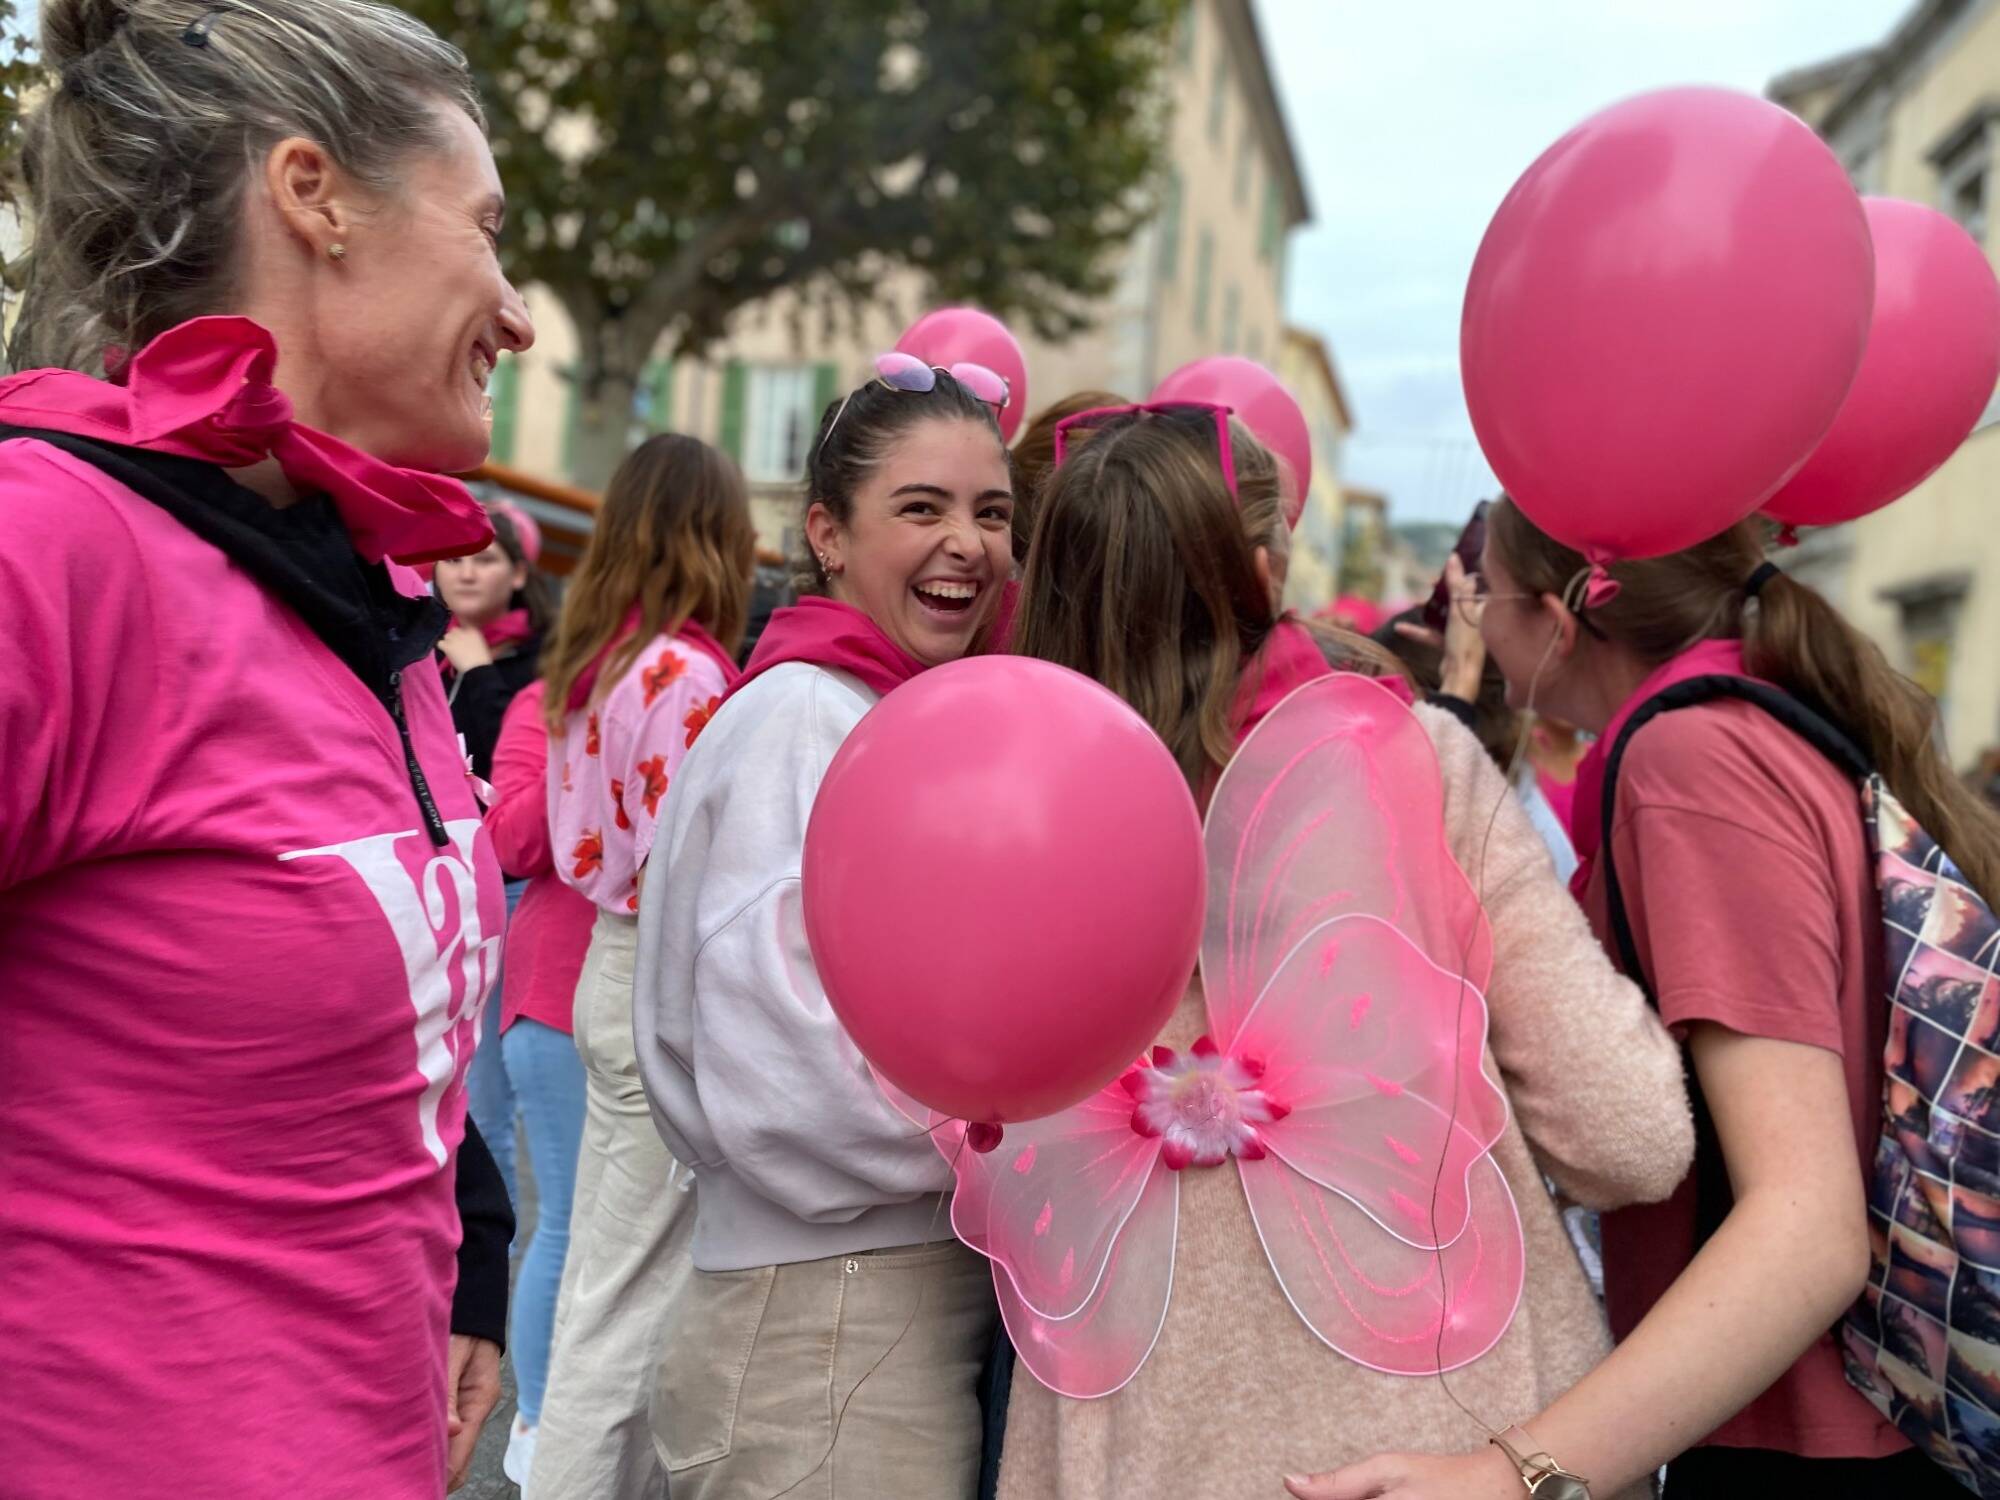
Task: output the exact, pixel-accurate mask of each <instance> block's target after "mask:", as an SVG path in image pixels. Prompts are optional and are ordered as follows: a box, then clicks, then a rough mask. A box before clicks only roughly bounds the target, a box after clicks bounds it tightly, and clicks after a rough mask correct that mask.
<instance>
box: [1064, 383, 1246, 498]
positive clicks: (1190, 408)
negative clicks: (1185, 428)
mask: <svg viewBox="0 0 2000 1500" xmlns="http://www.w3.org/2000/svg"><path fill="white" fill-rule="evenodd" d="M1235 410H1236V408H1235V407H1233V406H1218V405H1216V404H1215V403H1214V402H1212V401H1152V402H1145V403H1142V404H1140V405H1135V406H1095V407H1092V408H1091V409H1090V410H1089V411H1080V412H1078V413H1077V414H1076V415H1075V416H1073V417H1064V418H1063V419H1062V420H1061V421H1060V422H1058V423H1056V431H1055V440H1056V451H1055V467H1056V468H1058V469H1060V468H1061V467H1062V466H1063V460H1064V459H1065V458H1067V457H1068V456H1069V438H1070V434H1071V433H1073V432H1101V431H1104V430H1105V429H1107V428H1112V427H1128V426H1130V425H1131V424H1132V423H1134V422H1137V421H1139V420H1141V419H1142V418H1147V417H1158V418H1163V419H1165V420H1167V421H1180V422H1187V421H1190V420H1194V419H1197V418H1198V419H1199V420H1200V422H1201V423H1202V425H1203V426H1204V427H1206V426H1208V425H1210V424H1213V426H1214V428H1215V447H1216V454H1217V456H1218V457H1219V458H1220V459H1221V461H1222V482H1223V483H1224V484H1226V485H1227V486H1229V494H1230V496H1231V498H1232V499H1233V498H1235V497H1236V454H1235V452H1234V450H1233V449H1231V447H1230V445H1229V419H1230V417H1231V416H1232V415H1234V413H1235Z"/></svg>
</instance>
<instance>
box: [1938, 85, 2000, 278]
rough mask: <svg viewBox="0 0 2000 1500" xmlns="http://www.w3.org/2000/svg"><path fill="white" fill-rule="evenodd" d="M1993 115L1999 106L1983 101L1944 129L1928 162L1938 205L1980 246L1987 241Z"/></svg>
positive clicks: (1998, 111)
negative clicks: (1935, 179)
mask: <svg viewBox="0 0 2000 1500" xmlns="http://www.w3.org/2000/svg"><path fill="white" fill-rule="evenodd" d="M1996 117H2000V107H1996V106H1994V105H1992V104H1990V103H1988V104H1982V105H1981V106H1980V107H1979V108H1978V109H1975V110H1974V111H1973V112H1972V113H1971V114H1970V115H1968V116H1967V117H1966V118H1964V119H1963V120H1961V121H1960V122H1959V123H1958V124H1957V125H1956V126H1954V127H1953V128H1952V129H1951V130H1950V131H1949V132H1947V133H1946V135H1945V137H1944V139H1943V140H1942V141H1940V142H1939V143H1938V144H1937V145H1936V146H1934V147H1933V148H1932V149H1931V151H1930V153H1929V157H1930V163H1931V165H1932V166H1934V167H1936V168H1937V174H1938V207H1940V208H1942V209H1943V210H1944V211H1945V212H1946V213H1948V214H1950V215H1951V216H1952V218H1954V219H1956V220H1957V221H1958V222H1959V224H1960V225H1962V226H1963V227H1964V229H1965V232H1966V233H1967V234H1969V235H1971V236H1972V237H1973V238H1974V239H1975V240H1977V241H1979V243H1980V244H1981V245H1984V244H1985V243H1986V217H1987V200H1988V195H1989V193H1990V191H1991V188H1990V183H1991V181H1992V175H1993V174H1992V172H1991V170H1990V167H1991V165H1992V159H1993V122H1994V120H1995V118H1996Z"/></svg>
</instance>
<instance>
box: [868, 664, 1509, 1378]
mask: <svg viewBox="0 0 2000 1500" xmlns="http://www.w3.org/2000/svg"><path fill="white" fill-rule="evenodd" d="M1204 836H1205V839H1206V842H1207V846H1208V857H1209V871H1210V891H1209V916H1208V927H1207V931H1206V934H1205V937H1204V944H1203V951H1202V960H1201V963H1202V975H1203V981H1204V988H1205V994H1206V999H1207V1006H1208V1014H1209V1024H1210V1032H1209V1034H1208V1035H1207V1036H1204V1037H1202V1038H1201V1039H1200V1040H1198V1041H1197V1042H1196V1043H1195V1044H1194V1045H1193V1046H1192V1047H1191V1048H1189V1049H1187V1050H1185V1051H1176V1050H1174V1049H1171V1048H1166V1047H1156V1048H1155V1049H1154V1050H1153V1053H1152V1054H1151V1055H1150V1056H1148V1057H1145V1058H1141V1059H1139V1060H1138V1061H1137V1063H1135V1065H1134V1066H1133V1068H1132V1069H1131V1070H1130V1071H1129V1072H1128V1073H1127V1074H1126V1075H1125V1076H1124V1077H1123V1078H1122V1079H1121V1080H1120V1081H1119V1082H1118V1083H1117V1084H1115V1085H1113V1086H1112V1087H1110V1088H1107V1089H1104V1090H1102V1091H1101V1092H1099V1093H1098V1094H1097V1095H1095V1096H1094V1097H1092V1098H1090V1099H1087V1100H1085V1101H1084V1102H1083V1103H1081V1104H1079V1105H1076V1106H1074V1107H1072V1108H1071V1109H1068V1110H1065V1111H1063V1112H1062V1113H1060V1114H1058V1115H1054V1116H1051V1117H1049V1118H1048V1119H1044V1120H1037V1121H1032V1122H1029V1123H1027V1124H1024V1125H1009V1126H1008V1127H1007V1128H1006V1134H1005V1138H1004V1139H1003V1141H1002V1142H1001V1144H1000V1146H999V1148H998V1149H997V1150H995V1151H993V1152H991V1153H990V1154H986V1155H981V1154H977V1153H975V1152H972V1151H970V1150H966V1149H964V1148H963V1136H964V1127H963V1126H962V1125H960V1124H957V1123H956V1122H953V1123H949V1124H940V1128H939V1129H938V1130H937V1131H936V1137H937V1141H938V1146H939V1149H940V1150H941V1151H943V1152H944V1153H945V1155H946V1157H947V1159H948V1160H951V1161H952V1162H953V1165H954V1169H955V1173H956V1176H957V1180H958V1188H957V1192H956V1194H955V1196H954V1199H953V1205H952V1225H953V1228H954V1229H955V1230H956V1231H957V1233H958V1235H959V1237H960V1238H961V1239H963V1240H964V1241H965V1243H966V1244H968V1245H970V1246H972V1247H973V1248H974V1249H976V1250H978V1251H979V1252H980V1253H981V1254H983V1255H985V1256H987V1257H988V1258H989V1259H990V1260H991V1261H992V1262H993V1273H994V1274H993V1279H994V1286H995V1288H996V1290H997V1292H998V1295H999V1299H1000V1306H1001V1311H1002V1314H1003V1315H1004V1316H1005V1318H1006V1320H1007V1326H1008V1330H1009V1332H1010V1334H1011V1335H1012V1337H1013V1339H1014V1343H1015V1345H1016V1347H1017V1349H1018V1350H1019V1351H1020V1355H1021V1358H1022V1359H1023V1361H1024V1362H1026V1364H1027V1365H1028V1367H1029V1369H1030V1370H1032V1371H1033V1372H1034V1374H1035V1375H1036V1377H1037V1378H1038V1379H1040V1380H1041V1381H1042V1382H1043V1383H1044V1384H1045V1385H1048V1386H1049V1387H1051V1388H1052V1389H1054V1390H1057V1391H1060V1392H1063V1393H1064V1394H1067V1395H1071V1396H1077V1397H1092V1396H1101V1395H1106V1394H1109V1393H1110V1392H1112V1391H1115V1390H1117V1389H1118V1388H1119V1387H1121V1386H1122V1385H1124V1384H1125V1383H1126V1382H1127V1381H1129V1380H1130V1379H1131V1378H1132V1376H1133V1375H1135V1374H1136V1373H1137V1372H1138V1370H1139V1368H1140V1367H1141V1365H1143V1364H1144V1362H1145V1359H1146V1356H1147V1355H1148V1354H1149V1353H1150V1352H1151V1349H1152V1347H1153V1344H1154V1342H1155V1341H1156V1340H1157V1338H1158V1336H1159V1332H1160V1329H1161V1328H1162V1327H1163V1326H1164V1323H1165V1319H1166V1312H1167V1306H1168V1302H1169V1299H1170V1297H1171V1294H1172V1286H1173V1269H1174V1254H1175V1244H1176V1234H1177V1223H1176V1221H1177V1215H1178V1212H1179V1176H1180V1173H1181V1171H1183V1170H1201V1169H1203V1168H1205V1167H1209V1166H1214V1165H1219V1164H1220V1163H1222V1162H1223V1161H1224V1160H1226V1159H1228V1158H1231V1157H1233V1158H1234V1159H1235V1162H1236V1168H1237V1171H1238V1174H1239V1176H1240V1179H1241V1181H1242V1184H1243V1190H1244V1194H1245V1197H1246V1199H1247V1200H1248V1203H1249V1206H1250V1210H1251V1214H1252V1216H1253V1218H1254V1219H1255V1221H1256V1225H1257V1230H1258V1234H1259V1237H1260V1238H1261V1240H1262V1242H1263V1245H1264V1249H1265V1253H1266V1256H1267V1258H1268V1260H1269V1262H1270V1266H1271V1270H1272V1273H1273V1274H1274V1275H1275V1276H1276V1277H1277V1278H1278V1281H1279V1283H1280V1285H1281V1287H1282V1288H1283V1290H1284V1292H1285V1295H1286V1297H1287V1298H1288V1300H1289V1301H1290V1302H1291V1304H1292V1306H1293V1307H1294V1308H1295V1309H1296V1310H1297V1312H1298V1314H1299V1316H1300V1318H1301V1319H1302V1320H1303V1321H1304V1322H1305V1323H1306V1325H1307V1326H1308V1327H1309V1328H1311V1329H1312V1330H1313V1332H1314V1333H1315V1334H1316V1335H1317V1336H1318V1337H1319V1338H1320V1339H1322V1340H1323V1341H1324V1342H1326V1343H1327V1344H1328V1345H1329V1346H1330V1347H1332V1348H1333V1349H1335V1350H1337V1351H1339V1352H1340V1353H1342V1354H1345V1355H1346V1356H1348V1357H1349V1358H1351V1359H1354V1360H1356V1361H1358V1362H1360V1363H1362V1364H1365V1365H1368V1366H1370V1367H1371V1368H1374V1369H1377V1370H1382V1371H1386V1372H1390V1373H1398V1374H1409V1375H1423V1374H1431V1373H1433V1372H1435V1371H1437V1370H1439V1369H1440V1368H1442V1369H1446V1370H1449V1369H1453V1368H1456V1367H1458V1366H1460V1365H1463V1364H1465V1363H1467V1362H1468V1361H1470V1360H1473V1359H1476V1358H1478V1357H1479V1356H1480V1355H1481V1354H1483V1353H1484V1352H1485V1351H1486V1350H1487V1349H1489V1348H1491V1347H1492V1345H1493V1344H1494V1342H1496V1341H1497V1340H1498V1339H1499V1337H1500V1336H1501V1334H1502V1333H1504V1332H1505V1330H1506V1328H1507V1325H1508V1324H1509V1323H1510V1322H1511V1321H1512V1318H1513V1314H1514V1309H1515V1307H1516V1305H1517V1304H1518V1301H1519V1297H1520V1291H1521V1283H1522V1273H1523V1260H1522V1245H1521V1232H1520V1223H1519V1220H1518V1218H1517V1216H1516V1213H1515V1208H1514V1201H1513V1197H1512V1195H1511V1193H1510V1192H1509V1190H1508V1187H1507V1184H1506V1181H1505V1179H1504V1178H1503V1177H1502V1176H1501V1174H1500V1172H1499V1169H1498V1168H1497V1167H1496V1166H1495V1165H1494V1163H1493V1160H1492V1158H1491V1156H1490V1155H1489V1151H1490V1148H1491V1147H1492V1145H1493V1144H1494V1142H1495V1141H1496V1140H1498V1138H1499V1136H1500V1134H1501V1132H1502V1131H1503V1130H1504V1129H1505V1128H1506V1123H1507V1106H1506V1099H1505V1096H1504V1095H1503V1094H1502V1093H1501V1092H1500V1090H1499V1089H1498V1088H1497V1087H1496V1086H1495V1084H1494V1082H1493V1080H1492V1079H1491V1078H1489V1077H1488V1076H1487V1074H1486V1072H1485V1066H1484V1060H1485V1043H1486V1019H1487V1017H1486V1003H1485V999H1484V997H1483V995H1482V994H1481V987H1482V986H1483V984H1484V982H1485V979H1486V976H1487V973H1488V971H1489V969H1490V967H1491V963H1492V940H1491V936H1490V934H1489V932H1488V930H1487V926H1486V919H1485V914H1484V913H1483V912H1482V911H1481V909H1480V907H1479V903H1478V901H1477V899H1476V898H1475V896H1474V893H1473V891H1472V889H1471V886H1470V885H1469V883H1468V882H1467V881H1466V878H1465V876H1464V873H1463V872H1462V871H1461V870H1460V869H1459V868H1458V865H1457V864H1456V862H1455V861H1454V860H1453V859H1452V856H1451V852H1450V850H1449V848H1448V846H1447V845H1446V844H1445V841H1444V830H1443V791H1442V786H1441V783H1440V779H1439V775H1438V769H1437V761H1436V756H1435V754H1434V752H1433V751H1432V749H1431V745H1430V741H1429V739H1428V738H1427V736H1426V735H1425V733H1424V731H1423V728H1422V726H1421V725H1420V724H1418V723H1417V721H1416V719H1415V717H1414V716H1413V715H1412V714H1411V713H1410V711H1409V709H1408V708H1407V707H1405V706H1404V705H1403V704H1402V703H1401V702H1399V701H1398V700H1397V699H1396V698H1395V696H1394V695H1392V694H1390V693H1389V692H1387V691H1385V690H1383V689H1382V688H1381V687H1379V686H1378V685H1376V684H1374V683H1372V682H1371V681H1369V680H1368V679H1366V678H1360V677H1355V676H1350V675H1344V674H1343V675H1336V676H1330V677H1323V678H1320V679H1319V680H1317V681H1315V682H1312V683H1308V684H1307V685H1305V686H1303V687H1301V688H1300V689H1299V690H1298V691H1297V692H1295V693H1293V694H1292V695H1291V696H1290V697H1288V698H1286V699H1285V701H1284V702H1283V703H1282V704H1281V705H1280V706H1279V707H1278V708H1277V709H1276V710H1274V711H1273V712H1272V713H1271V714H1270V715H1269V716H1268V717H1267V718H1266V719H1265V720H1264V721H1263V723H1261V724H1260V725H1259V726H1258V727H1257V728H1256V730H1255V731H1254V732H1253V733H1252V734H1251V735H1250V737H1249V738H1248V739H1247V740H1246V741H1245V742H1244V744H1243V746H1242V748H1241V749H1240V750H1239V751H1238V753H1237V755H1236V757H1235V759H1234V760H1233V761H1232V762H1231V764H1230V766H1229V767H1228V769H1227V770H1226V771H1225V773H1224V775H1223V776H1222V778H1221V780H1220V782H1219V783H1218V785H1217V787H1216V792H1215V796H1214V798H1213V800H1212V802H1211V804H1210V807H1209V812H1208V817H1207V820H1206V823H1205V830H1204ZM892 1097H897V1096H895V1095H894V1094H893V1093H892ZM897 1102H898V1104H899V1106H900V1107H902V1108H903V1109H904V1110H905V1111H906V1112H908V1113H910V1115H911V1118H912V1119H915V1120H918V1121H919V1122H921V1123H924V1124H925V1125H927V1126H928V1125H931V1124H935V1123H940V1122H936V1121H934V1120H933V1118H932V1117H931V1116H930V1115H929V1114H928V1113H927V1112H926V1111H924V1110H923V1109H922V1108H921V1106H917V1105H916V1104H915V1103H914V1102H913V1101H909V1100H907V1099H903V1098H897Z"/></svg>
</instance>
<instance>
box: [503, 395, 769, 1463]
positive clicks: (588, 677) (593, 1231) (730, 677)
mask: <svg viewBox="0 0 2000 1500" xmlns="http://www.w3.org/2000/svg"><path fill="white" fill-rule="evenodd" d="M756 552H757V544H756V532H755V530H754V528H753V526H752V524H751V520H750V502H749V498H748V495H747V493H746V491H745V490H744V487H743V476H742V475H741V474H740V473H739V472H738V471H737V468H736V465H735V464H733V463H731V462H730V461H729V459H727V458H725V457H724V456H723V455H722V454H720V453H718V452H716V451H715V450H714V449H713V448H711V447H709V446H708V445H707V444H706V443H703V442H699V441H697V440H696V439H694V438H691V437H682V436H680V435H679V434H675V433H668V434H664V435H662V436H659V437H655V438H649V439H648V440H647V441H646V442H644V443H642V444H640V446H639V447H638V448H637V449H636V450H634V452H633V453H632V454H631V456H630V457H628V458H627V459H626V460H625V462H624V463H623V464H621V465H620V466H619V468H618V471H617V472H616V473H615V474H613V475H612V476H611V484H610V486H609V488H608V489H607V490H606V492H605V496H604V505H603V508H602V509H601V510H600V511H599V512H598V516H597V523H596V526H595V527H594V528H593V529H592V531H591V536H590V545H589V547H588V548H587V549H586V551H585V553H584V556H583V561H582V562H581V563H580V564H579V565H578V568H577V571H576V575H575V577H574V578H572V579H571V581H570V585H569V589H568V591H567V593H566V594H565V596H564V599H563V611H562V619H561V621H560V622H559V623H558V625H557V626H556V631H555V636H554V639H553V640H551V641H550V643H549V645H548V648H547V649H546V650H545V651H544V652H543V656H542V660H543V663H544V669H545V682H546V687H545V689H544V692H545V698H544V708H543V712H544V715H545V718H546V720H547V723H548V726H549V734H550V745H549V828H550V838H551V847H552V849H553V852H554V855H555V862H556V870H557V872H558V873H559V874H560V875H561V876H562V878H563V880H564V881H565V882H567V883H568V884H569V885H570V886H572V887H574V888H575V889H576V890H578V891H580V892H581V893H582V894H583V895H585V896H587V897H588V898H589V899H590V900H591V901H592V902H593V903H594V904H595V905H596V907H597V923H596V927H595V929H594V931H593V932H592V934H591V941H590V950H589V954H588V956H587V957H586V959H585V961H584V968H583V977H582V978H581V980H579V982H578V985H577V992H576V1007H575V1017H574V1025H575V1035H576V1050H577V1052H578V1053H579V1054H580V1056H581V1057H582V1060H583V1067H584V1070H585V1072H586V1074H587V1088H586V1101H587V1102H586V1106H585V1119H584V1130H583V1147H582V1151H581V1153H580V1155H579V1157H578V1162H577V1168H576V1184H575V1208H574V1211H573V1214H572V1220H571V1225H572V1227H571V1232H570V1247H569V1255H568V1258H567V1260H566V1261H565V1263H564V1267H563V1277H562V1292H561V1295H560V1298H559V1300H558V1304H557V1310H556V1330H555V1340H554V1348H553V1350H552V1353H551V1356H550V1365H549V1377H548V1393H547V1396H546V1397H545V1399H544V1404H543V1407H542V1410H541V1412H540V1413H539V1417H540V1421H539V1424H538V1426H537V1428H536V1434H535V1438H534V1440H533V1444H532V1448H533V1461H532V1464H531V1466H530V1467H529V1470H528V1472H529V1473H530V1474H531V1476H532V1480H531V1484H532V1488H533V1489H534V1490H535V1492H536V1493H537V1494H540V1495H544V1496H596V1495H643V1494H649V1493H652V1492H653V1491H654V1489H655V1488H656V1487H657V1485H658V1482H659V1480H658V1466H657V1461H656V1460H655V1459H654V1457H653V1452H652V1445H651V1443H650V1442H649V1441H648V1439H647V1433H646V1410H647V1406H648V1403H649V1401H650V1398H651V1394H652V1374H653V1365H654V1362H655V1360H656V1358H657V1356H658V1352H659V1339H660V1332H661V1326H662V1325H661V1310H662V1309H663V1308H664V1306H665V1304H666V1301H667V1283H668V1282H669V1281H670V1280H671V1278H673V1277H674V1276H676V1275H680V1274H684V1273H685V1268H686V1266H687V1238H688V1234H689V1232H690V1231H691V1229H692V1226H693V1218H694V1215H693V1210H692V1207H691V1206H690V1203H689V1197H688V1188H689V1186H690V1179H689V1178H688V1175H687V1172H686V1170H685V1169H684V1168H682V1167H680V1166H679V1164H677V1163H676V1162H675V1161H674V1159H673V1158H672V1157H671V1156H670V1155H669V1154H668V1152H667V1149H666V1147H665V1146H663V1145H662V1144H661V1142H660V1137H659V1134H658V1132H657V1131H655V1130H654V1128H653V1122H652V1118H651V1116H650V1115H649V1114H648V1112H647V1108H646V1096H645V1094H644V1092H643V1090H642V1089H641V1087H640V1084H639V1072H638V1063H637V1059H636V1058H635V1056H634V1053H633V1045H632V961H633V952H634V949H635V947H636V944H637V939H638V934H637V920H636V916H635V914H636V913H637V912H638V910H639V885H640V878H641V874H642V872H643V870H644V868H645V864H646V856H647V855H648V854H649V853H650V852H651V850H652V845H653V833H654V830H655V828H656V827H657V826H658V824H659V819H660V808H661V799H662V798H663V797H664V796H665V795H666V791H667V785H668V782H669V781H670V780H671V779H672V777H673V775H674V773H675V772H676V771H678V770H679V769H680V763H681V759H682V757H683V756H685V755H686V754H687V748H688V746H689V745H690V744H691V743H692V742H693V739H694V731H695V729H696V727H698V725H699V723H700V722H701V721H702V720H703V719H704V718H705V717H706V715H707V714H708V713H710V712H712V711H713V708H714V705H715V704H716V703H717V702H719V701H720V699H721V697H722V695H723V694H724V693H726V692H727V691H728V690H729V686H730V684H731V683H732V682H734V681H735V680H736V676H737V670H736V661H735V651H736V648H737V646H738V644H739V643H740V642H741V640H742V638H743V627H744V622H745V620H746V619H747V617H748V614H749V608H750V578H751V573H752V572H753V570H754V569H755V567H756ZM661 878H671V875H670V874H668V875H662V876H661Z"/></svg>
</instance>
